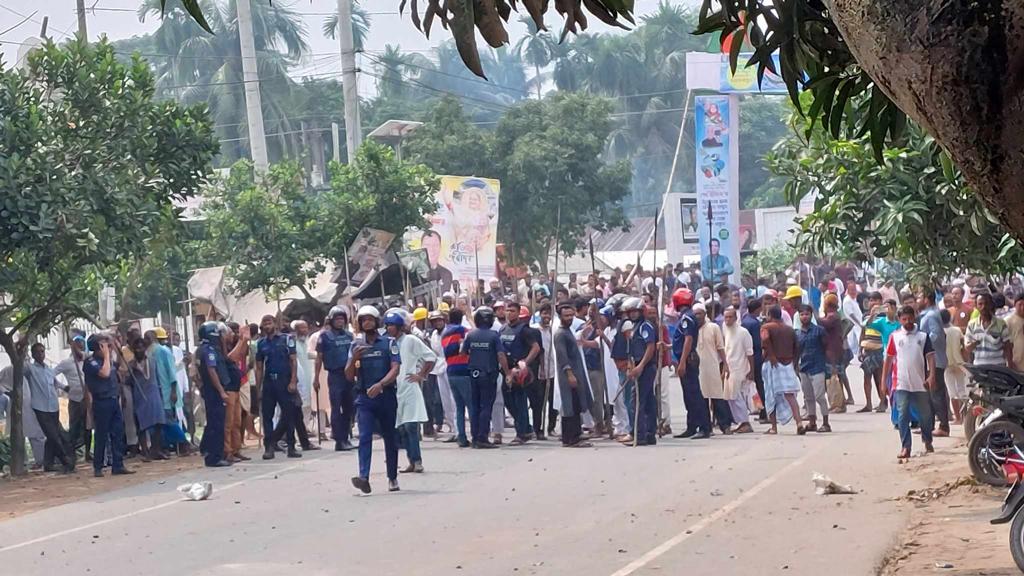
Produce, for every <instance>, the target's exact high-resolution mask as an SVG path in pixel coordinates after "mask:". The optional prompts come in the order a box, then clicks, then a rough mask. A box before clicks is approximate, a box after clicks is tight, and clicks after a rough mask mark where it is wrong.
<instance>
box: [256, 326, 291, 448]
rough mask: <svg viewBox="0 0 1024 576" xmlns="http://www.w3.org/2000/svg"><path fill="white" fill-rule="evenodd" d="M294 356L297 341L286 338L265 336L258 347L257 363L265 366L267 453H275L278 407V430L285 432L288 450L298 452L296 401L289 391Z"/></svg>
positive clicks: (263, 407) (263, 413)
mask: <svg viewBox="0 0 1024 576" xmlns="http://www.w3.org/2000/svg"><path fill="white" fill-rule="evenodd" d="M294 356H295V340H294V339H293V338H292V337H291V336H289V335H287V334H281V333H277V334H274V335H273V336H265V337H263V338H261V339H260V341H259V342H258V343H257V344H256V361H257V362H263V399H262V402H261V406H260V419H261V420H262V421H263V444H264V447H265V448H266V450H268V451H270V450H273V449H274V444H273V442H274V408H275V407H278V406H279V407H280V421H279V422H278V427H279V428H281V429H283V430H284V431H285V436H286V439H287V442H288V448H289V449H290V450H294V448H295V433H294V430H293V429H292V415H293V414H294V413H295V400H294V398H292V394H291V393H290V392H289V391H288V383H289V382H291V378H292V363H291V361H292V357H294Z"/></svg>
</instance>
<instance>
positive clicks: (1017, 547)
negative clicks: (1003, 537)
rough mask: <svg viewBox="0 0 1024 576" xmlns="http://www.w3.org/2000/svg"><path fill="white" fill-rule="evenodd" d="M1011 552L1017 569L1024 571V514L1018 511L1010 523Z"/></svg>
mask: <svg viewBox="0 0 1024 576" xmlns="http://www.w3.org/2000/svg"><path fill="white" fill-rule="evenodd" d="M1010 554H1012V555H1013V561H1014V563H1016V564H1017V569H1019V570H1020V571H1021V572H1024V514H1021V513H1020V512H1017V515H1016V516H1014V517H1013V522H1012V523H1011V524H1010Z"/></svg>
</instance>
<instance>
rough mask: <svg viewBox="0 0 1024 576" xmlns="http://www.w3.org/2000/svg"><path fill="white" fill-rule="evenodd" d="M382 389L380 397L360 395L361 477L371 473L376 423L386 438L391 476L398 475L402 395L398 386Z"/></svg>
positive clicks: (389, 477)
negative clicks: (398, 421)
mask: <svg viewBox="0 0 1024 576" xmlns="http://www.w3.org/2000/svg"><path fill="white" fill-rule="evenodd" d="M388 390H389V391H385V392H382V393H381V394H380V395H379V396H377V397H376V398H370V397H369V396H367V395H366V394H360V395H359V397H358V398H356V418H357V420H358V422H359V477H360V478H369V477H370V460H371V458H372V456H373V431H374V426H375V425H376V429H377V430H378V431H379V432H380V437H381V438H382V439H383V440H384V459H385V461H386V462H387V469H388V480H395V479H397V478H398V438H397V437H396V431H395V418H396V417H397V414H398V397H397V396H396V395H395V393H394V388H390V389H388Z"/></svg>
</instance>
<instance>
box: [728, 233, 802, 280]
mask: <svg viewBox="0 0 1024 576" xmlns="http://www.w3.org/2000/svg"><path fill="white" fill-rule="evenodd" d="M797 255H798V253H797V249H796V248H795V247H793V246H790V245H789V244H785V243H781V242H780V243H778V244H775V245H773V246H769V247H767V248H765V249H763V250H758V251H757V253H756V254H754V255H752V256H744V257H743V258H742V260H741V262H740V268H741V269H742V273H743V276H745V277H750V278H753V279H755V280H756V279H757V278H762V277H764V276H765V275H769V277H770V275H772V274H776V273H777V272H779V271H780V270H785V269H786V268H788V267H789V266H790V265H791V264H792V263H793V261H794V260H796V257H797Z"/></svg>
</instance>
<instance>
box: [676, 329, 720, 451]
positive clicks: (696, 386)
mask: <svg viewBox="0 0 1024 576" xmlns="http://www.w3.org/2000/svg"><path fill="white" fill-rule="evenodd" d="M698 330H699V328H698V327H697V318H696V317H694V315H693V312H692V311H690V310H687V311H686V312H683V313H682V314H681V315H680V316H679V324H678V325H677V326H676V331H675V333H674V334H673V335H672V359H673V360H676V361H677V362H679V361H685V362H686V374H685V375H684V376H683V379H682V381H681V382H680V384H682V386H683V405H684V406H686V432H688V433H694V434H696V433H701V434H704V433H707V434H710V433H711V410H710V409H709V408H708V402H707V400H705V399H704V394H702V393H701V391H700V372H699V371H700V361H699V360H698V357H697V331H698ZM687 336H691V337H692V338H693V347H692V348H691V350H690V355H689V357H688V358H686V359H681V358H680V356H681V355H682V353H683V343H684V341H685V340H686V337H687Z"/></svg>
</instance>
